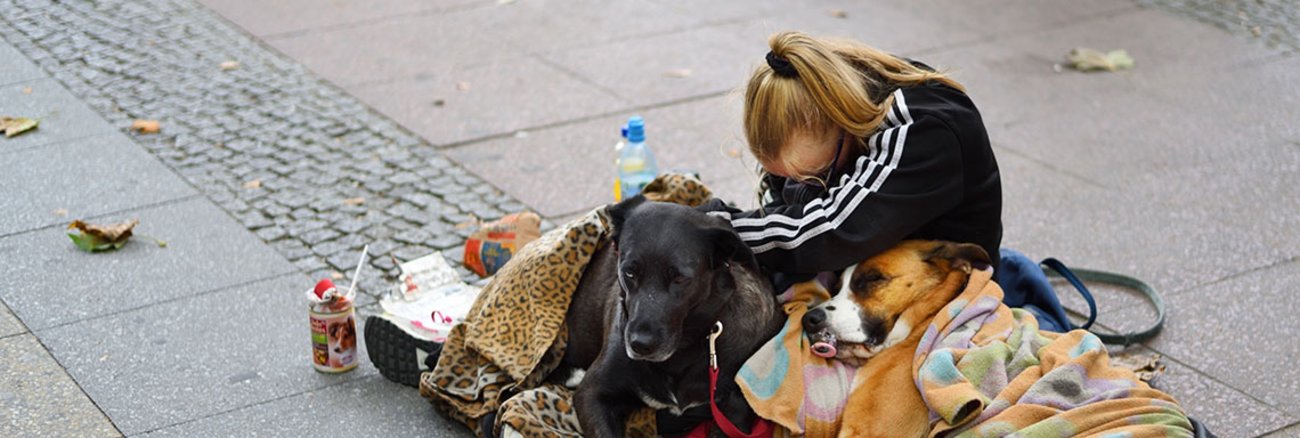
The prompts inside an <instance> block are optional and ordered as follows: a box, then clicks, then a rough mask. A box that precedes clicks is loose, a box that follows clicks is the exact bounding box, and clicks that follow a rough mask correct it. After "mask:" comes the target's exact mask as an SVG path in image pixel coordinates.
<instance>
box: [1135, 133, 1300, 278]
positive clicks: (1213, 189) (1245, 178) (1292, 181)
mask: <svg viewBox="0 0 1300 438" xmlns="http://www.w3.org/2000/svg"><path fill="white" fill-rule="evenodd" d="M1253 152H1254V154H1253V155H1252V156H1248V157H1244V158H1241V159H1225V160H1221V161H1219V162H1215V163H1207V164H1202V165H1198V166H1192V167H1187V168H1184V169H1178V170H1175V171H1168V172H1159V173H1156V172H1153V173H1149V174H1145V175H1141V177H1140V179H1138V180H1137V182H1135V183H1134V184H1133V190H1134V191H1135V192H1137V193H1138V194H1140V195H1144V196H1147V197H1150V198H1152V199H1159V200H1160V203H1161V205H1164V206H1166V207H1167V208H1169V209H1173V210H1178V211H1183V212H1186V213H1187V214H1188V218H1187V220H1188V221H1190V222H1196V223H1202V224H1205V225H1206V226H1210V227H1226V228H1234V229H1242V230H1249V231H1250V234H1249V236H1248V237H1247V238H1246V240H1245V242H1243V243H1244V244H1247V245H1249V246H1250V247H1253V248H1258V249H1259V250H1261V251H1267V252H1275V253H1280V254H1281V255H1282V256H1283V257H1296V256H1300V233H1296V230H1297V229H1300V214H1297V212H1300V197H1297V196H1296V194H1295V190H1296V187H1300V144H1291V143H1286V144H1260V145H1257V146H1256V147H1254V148H1253Z"/></svg>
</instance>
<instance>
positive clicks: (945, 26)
mask: <svg viewBox="0 0 1300 438" xmlns="http://www.w3.org/2000/svg"><path fill="white" fill-rule="evenodd" d="M805 3H809V5H807V6H804V7H784V8H778V9H775V10H771V11H767V12H766V13H764V14H763V15H761V16H758V17H755V18H750V19H745V20H741V21H738V22H736V23H733V24H724V25H721V26H719V29H720V30H723V31H726V32H729V33H733V34H735V35H738V36H739V37H741V39H742V40H743V42H744V44H745V47H747V48H749V49H748V50H746V51H745V52H744V53H746V54H748V55H750V57H751V58H754V59H755V60H757V61H762V56H763V55H764V54H765V53H767V51H768V48H769V46H768V37H770V36H771V35H772V34H774V33H777V32H784V31H799V32H806V33H809V34H811V35H813V36H817V37H834V38H849V39H853V40H857V41H859V42H862V43H864V44H868V45H870V46H873V47H876V48H878V49H881V50H884V51H887V52H890V53H897V54H900V55H909V54H913V53H916V52H923V51H927V50H933V49H935V48H941V47H947V46H951V45H954V44H958V43H963V42H969V41H972V40H976V39H978V38H980V34H979V33H978V32H975V31H972V30H970V29H967V28H966V27H964V26H960V25H957V24H955V23H953V22H951V20H949V19H947V18H945V14H919V13H916V12H912V11H907V10H905V8H906V6H905V5H898V4H886V3H881V2H871V3H868V2H848V1H812V2H805ZM839 14H843V17H839V16H837V15H839Z"/></svg>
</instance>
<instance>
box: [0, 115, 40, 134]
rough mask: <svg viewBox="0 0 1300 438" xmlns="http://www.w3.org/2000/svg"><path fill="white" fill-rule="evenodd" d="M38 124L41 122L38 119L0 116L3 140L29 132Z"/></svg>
mask: <svg viewBox="0 0 1300 438" xmlns="http://www.w3.org/2000/svg"><path fill="white" fill-rule="evenodd" d="M40 124H41V121H40V120H38V119H29V118H26V117H6V116H0V130H3V131H4V132H5V138H9V137H13V136H15V135H18V134H22V133H24V132H27V131H31V130H33V129H36V126H37V125H40Z"/></svg>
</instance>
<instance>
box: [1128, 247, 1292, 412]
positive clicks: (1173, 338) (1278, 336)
mask: <svg viewBox="0 0 1300 438" xmlns="http://www.w3.org/2000/svg"><path fill="white" fill-rule="evenodd" d="M1297 284H1300V263H1297V262H1294V261H1292V262H1287V263H1282V264H1280V265H1277V266H1271V267H1268V268H1264V269H1259V270H1253V271H1249V272H1243V273H1241V274H1239V275H1237V276H1234V277H1230V278H1227V279H1225V280H1223V281H1220V282H1216V283H1213V284H1209V285H1206V286H1202V287H1199V288H1196V289H1195V290H1191V291H1188V292H1185V293H1180V294H1173V295H1167V296H1166V297H1165V299H1166V301H1167V302H1168V306H1169V319H1168V322H1166V324H1165V330H1164V331H1163V332H1162V333H1161V334H1160V336H1159V337H1157V338H1156V339H1154V340H1153V341H1151V342H1148V343H1147V345H1148V346H1149V347H1151V348H1152V349H1154V350H1156V351H1159V352H1161V353H1163V354H1165V355H1168V356H1170V357H1173V358H1176V359H1177V360H1179V361H1180V362H1183V363H1185V364H1187V365H1188V366H1190V367H1193V368H1195V369H1197V370H1199V371H1201V372H1202V373H1205V374H1208V375H1210V376H1214V378H1215V379H1217V380H1219V381H1221V382H1224V383H1226V384H1228V385H1231V386H1232V387H1234V388H1238V389H1240V390H1241V391H1243V392H1245V393H1248V394H1250V395H1251V396H1253V397H1255V398H1256V399H1259V400H1262V401H1263V402H1265V403H1268V404H1269V405H1272V406H1273V407H1276V408H1278V409H1280V410H1282V411H1284V412H1286V413H1288V414H1290V415H1291V416H1292V417H1296V416H1300V409H1297V408H1296V406H1300V396H1297V394H1300V371H1297V369H1296V368H1295V367H1294V366H1292V364H1291V362H1292V361H1293V360H1294V358H1296V357H1300V343H1297V342H1295V339H1293V334H1295V333H1298V332H1300V320H1298V319H1296V318H1294V317H1293V316H1294V315H1295V314H1296V313H1297V312H1300V303H1298V302H1297V300H1295V299H1294V297H1295V285H1297ZM1141 313H1142V312H1141V311H1140V310H1139V309H1134V310H1127V311H1119V312H1116V313H1115V314H1114V315H1113V316H1114V318H1113V319H1112V320H1111V321H1110V325H1112V326H1114V327H1115V328H1117V329H1121V330H1124V329H1130V328H1132V324H1133V323H1134V322H1136V321H1141V320H1143V319H1144V315H1142V314H1141ZM1267 430H1269V429H1262V430H1260V432H1263V431H1267Z"/></svg>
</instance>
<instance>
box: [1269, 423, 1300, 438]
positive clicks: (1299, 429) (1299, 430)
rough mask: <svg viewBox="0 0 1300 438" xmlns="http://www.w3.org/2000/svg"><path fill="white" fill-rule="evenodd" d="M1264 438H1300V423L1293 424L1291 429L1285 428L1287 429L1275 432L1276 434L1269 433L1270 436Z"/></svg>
mask: <svg viewBox="0 0 1300 438" xmlns="http://www.w3.org/2000/svg"><path fill="white" fill-rule="evenodd" d="M1264 436H1267V437H1275V438H1282V437H1288V438H1295V437H1298V436H1300V423H1297V424H1292V425H1291V426H1290V427H1287V428H1285V429H1281V430H1277V431H1274V432H1272V433H1269V434H1267V435H1264Z"/></svg>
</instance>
